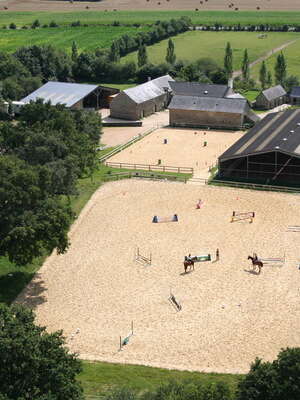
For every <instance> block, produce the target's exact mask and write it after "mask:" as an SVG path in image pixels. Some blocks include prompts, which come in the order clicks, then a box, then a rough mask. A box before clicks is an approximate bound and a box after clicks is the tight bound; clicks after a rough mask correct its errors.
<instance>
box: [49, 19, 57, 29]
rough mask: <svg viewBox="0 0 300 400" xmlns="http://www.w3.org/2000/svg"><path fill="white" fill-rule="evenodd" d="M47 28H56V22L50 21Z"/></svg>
mask: <svg viewBox="0 0 300 400" xmlns="http://www.w3.org/2000/svg"><path fill="white" fill-rule="evenodd" d="M49 28H58V24H57V23H56V22H55V21H51V22H50V24H49Z"/></svg>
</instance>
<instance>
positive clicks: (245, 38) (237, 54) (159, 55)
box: [122, 31, 300, 70]
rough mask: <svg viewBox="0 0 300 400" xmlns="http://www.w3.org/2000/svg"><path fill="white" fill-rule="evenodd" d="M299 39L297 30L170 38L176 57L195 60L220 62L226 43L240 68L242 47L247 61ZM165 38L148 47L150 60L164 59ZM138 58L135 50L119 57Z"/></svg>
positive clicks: (125, 59) (235, 65)
mask: <svg viewBox="0 0 300 400" xmlns="http://www.w3.org/2000/svg"><path fill="white" fill-rule="evenodd" d="M296 38H300V33H294V32H269V33H268V35H267V37H266V38H265V39H259V33H257V32H201V31H190V32H185V33H183V34H181V35H179V36H176V37H173V38H172V39H173V41H174V44H175V53H176V56H177V59H180V60H188V61H194V60H197V59H199V58H202V57H209V58H211V59H213V60H214V61H216V62H217V63H219V64H220V65H222V64H223V59H224V51H225V47H226V43H227V42H230V44H231V47H232V49H233V64H234V69H235V70H236V69H240V67H241V62H242V58H243V53H244V50H245V49H248V54H249V58H250V62H251V61H254V60H256V59H257V58H259V57H261V56H263V55H264V54H265V53H267V52H268V51H270V50H271V49H273V48H276V47H278V46H280V45H282V44H283V43H286V42H289V41H291V40H294V39H296ZM167 45H168V40H163V41H161V42H160V43H157V44H155V45H153V46H148V48H147V50H148V58H149V61H150V62H152V63H154V64H156V63H160V62H164V61H165V57H166V49H167ZM129 60H130V61H131V60H133V61H137V52H134V53H131V54H128V55H127V56H126V57H123V58H122V62H125V61H129Z"/></svg>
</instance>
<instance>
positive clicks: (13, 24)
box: [9, 22, 17, 29]
mask: <svg viewBox="0 0 300 400" xmlns="http://www.w3.org/2000/svg"><path fill="white" fill-rule="evenodd" d="M9 29H17V25H16V24H15V23H14V22H11V23H10V24H9Z"/></svg>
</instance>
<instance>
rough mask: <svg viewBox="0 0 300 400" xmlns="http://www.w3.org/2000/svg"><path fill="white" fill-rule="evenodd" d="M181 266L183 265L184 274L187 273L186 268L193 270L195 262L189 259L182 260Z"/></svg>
mask: <svg viewBox="0 0 300 400" xmlns="http://www.w3.org/2000/svg"><path fill="white" fill-rule="evenodd" d="M183 265H184V273H185V274H186V273H187V269H188V267H189V268H190V270H191V269H193V270H194V269H195V261H194V260H193V259H189V260H184V261H183Z"/></svg>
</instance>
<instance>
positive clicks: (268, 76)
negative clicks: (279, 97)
mask: <svg viewBox="0 0 300 400" xmlns="http://www.w3.org/2000/svg"><path fill="white" fill-rule="evenodd" d="M272 83H273V78H272V74H271V71H268V73H267V80H266V85H267V87H271V86H272Z"/></svg>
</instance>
